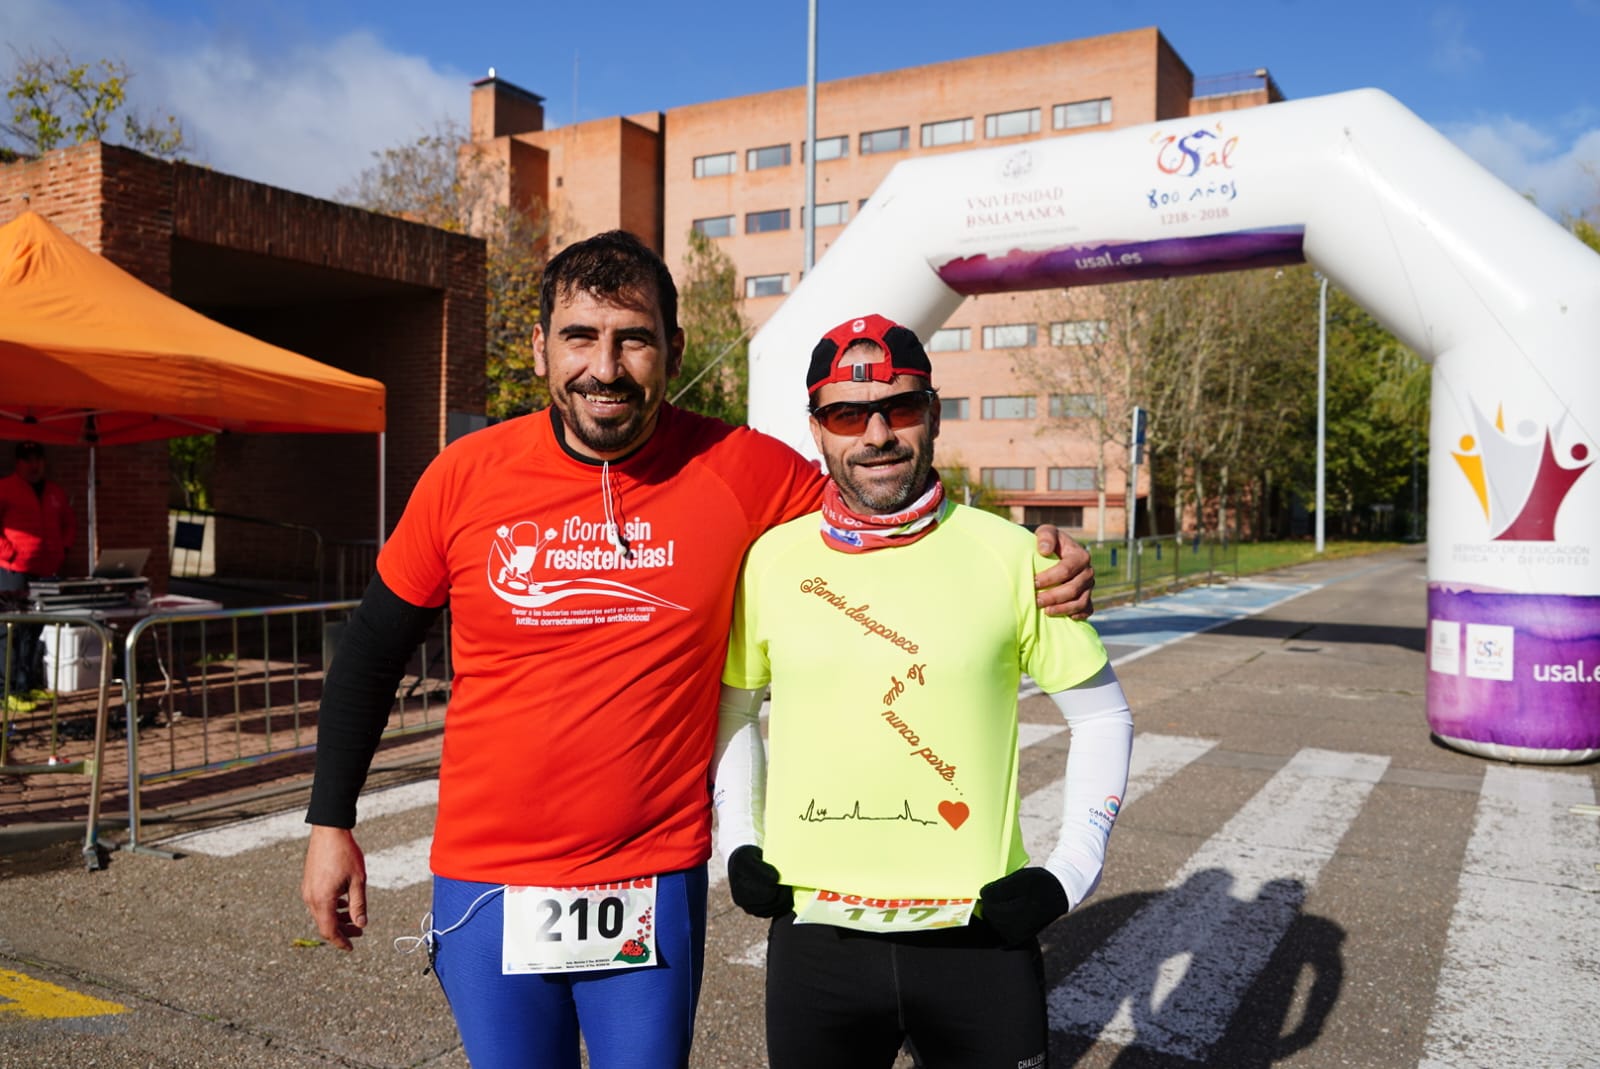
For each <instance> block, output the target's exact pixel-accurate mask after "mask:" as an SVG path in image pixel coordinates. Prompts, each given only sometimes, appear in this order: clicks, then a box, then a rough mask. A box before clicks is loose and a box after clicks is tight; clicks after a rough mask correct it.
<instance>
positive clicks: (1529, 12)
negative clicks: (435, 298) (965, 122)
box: [0, 0, 1600, 215]
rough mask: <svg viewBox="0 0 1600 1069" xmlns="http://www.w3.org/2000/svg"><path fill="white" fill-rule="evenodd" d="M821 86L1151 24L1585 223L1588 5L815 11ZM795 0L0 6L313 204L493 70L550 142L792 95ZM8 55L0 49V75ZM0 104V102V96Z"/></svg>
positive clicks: (797, 27) (1598, 6) (151, 0)
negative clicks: (1366, 97)
mask: <svg viewBox="0 0 1600 1069" xmlns="http://www.w3.org/2000/svg"><path fill="white" fill-rule="evenodd" d="M819 8H820V12H821V13H820V19H819V22H820V32H819V35H818V36H819V46H818V70H819V77H821V78H822V79H824V80H826V79H830V78H838V77H846V76H849V75H854V74H864V73H868V72H871V71H878V70H886V69H893V68H896V67H904V66H912V65H916V64H921V63H933V62H938V61H940V60H945V59H952V58H956V57H959V56H966V55H977V54H982V53H987V52H999V51H1004V50H1007V49H1013V48H1022V47H1026V46H1029V45H1035V44H1043V43H1046V42H1050V41H1059V40H1069V39H1072V38H1077V37H1087V36H1093V35H1095V34H1101V33H1112V32H1116V31H1119V30H1126V29H1133V28H1137V27H1141V26H1158V27H1160V29H1161V30H1162V32H1163V33H1165V35H1166V37H1167V39H1168V40H1169V41H1170V42H1171V43H1172V45H1173V46H1174V47H1175V48H1176V49H1177V51H1178V53H1179V54H1180V55H1181V56H1183V58H1184V59H1185V60H1186V61H1187V62H1188V64H1189V66H1190V68H1191V69H1192V70H1193V71H1194V73H1195V74H1196V75H1197V76H1205V75H1212V74H1227V73H1231V72H1235V71H1244V70H1253V69H1255V68H1257V67H1266V68H1267V69H1268V70H1270V71H1271V72H1272V75H1273V77H1274V79H1275V80H1276V81H1277V82H1278V84H1279V86H1280V87H1281V88H1282V89H1283V91H1284V93H1285V94H1286V95H1287V96H1289V97H1290V98H1292V99H1299V98H1304V97H1310V96H1318V95H1322V94H1325V93H1334V92H1340V91H1342V90H1346V89H1356V88H1361V87H1365V86H1376V87H1378V88H1380V89H1384V90H1386V91H1388V92H1389V93H1391V94H1393V95H1394V96H1395V97H1396V98H1398V99H1399V100H1400V102H1401V103H1403V104H1405V105H1406V106H1407V107H1409V108H1410V109H1411V110H1412V111H1414V112H1416V113H1417V114H1418V115H1419V116H1421V117H1422V118H1423V119H1424V120H1425V121H1427V122H1428V123H1430V124H1432V125H1433V126H1434V127H1436V128H1437V129H1439V130H1440V131H1441V132H1443V133H1444V134H1445V135H1446V136H1448V137H1450V138H1451V139H1452V140H1453V141H1455V142H1456V143H1457V144H1459V145H1461V146H1462V147H1463V148H1464V149H1466V150H1467V152H1469V153H1470V154H1471V155H1472V156H1474V157H1475V158H1476V159H1478V160H1479V161H1480V162H1482V163H1483V164H1484V165H1485V166H1487V167H1488V168H1489V169H1490V170H1492V171H1494V172H1495V173H1496V174H1497V175H1499V176H1500V177H1501V178H1502V179H1504V180H1505V181H1506V182H1507V183H1508V184H1510V185H1511V186H1512V187H1513V188H1515V189H1517V190H1519V191H1522V192H1527V193H1532V194H1533V195H1534V196H1535V197H1536V198H1537V200H1538V202H1539V203H1540V205H1541V206H1542V207H1544V208H1545V209H1546V210H1547V211H1550V212H1551V213H1552V214H1556V215H1559V214H1561V213H1563V212H1567V213H1575V212H1581V211H1585V210H1588V209H1590V208H1594V207H1595V206H1597V205H1600V79H1595V78H1594V77H1593V76H1592V74H1589V75H1586V74H1584V73H1583V72H1584V71H1585V70H1589V71H1591V72H1592V70H1593V65H1594V56H1593V50H1594V44H1595V42H1596V41H1600V0H1521V2H1518V3H1506V2H1505V0H1452V2H1439V3H1434V2H1430V0H1344V2H1342V3H1332V2H1329V0H1234V2H1232V3H1228V2H1223V0H1212V2H1207V3H1201V2H1197V0H1191V2H1188V3H1173V2H1170V0H1162V2H1152V0H1121V2H1120V3H1116V4H1110V3H1095V4H1085V3H1081V2H1080V3H1073V2H1070V0H979V2H971V0H969V2H966V3H956V2H954V0H853V2H852V3H850V4H848V5H846V4H844V3H840V2H839V0H819ZM806 22H807V3H806V2H805V0H755V2H753V3H752V2H749V0H746V2H744V3H724V2H709V0H708V2H700V3H677V4H673V3H662V2H660V0H651V2H642V0H613V2H611V3H603V2H598V3H597V2H593V0H591V2H587V3H569V4H559V5H558V4H552V3H546V2H536V0H522V2H520V3H498V2H479V3H457V4H441V3H438V2H433V3H418V2H414V0H389V2H387V3H370V2H353V0H320V2H308V0H275V2H273V3H271V4H259V5H257V4H249V5H246V4H239V3H235V2H232V0H229V2H222V0H0V42H5V43H6V44H7V45H9V46H10V48H11V49H13V50H16V51H18V52H22V53H24V54H26V53H29V52H33V51H43V52H55V51H60V50H62V49H65V50H66V51H67V52H69V53H70V54H71V55H72V56H73V57H74V58H76V59H79V60H85V59H93V58H99V57H101V56H112V57H117V58H120V59H121V60H123V61H124V62H126V63H127V64H128V65H129V66H130V67H131V68H132V69H133V70H134V71H135V72H136V73H137V80H136V81H135V83H134V84H133V86H132V96H133V99H134V103H135V105H136V106H138V107H139V108H141V109H142V110H144V111H146V112H152V113H153V112H156V111H157V110H159V111H160V112H162V113H165V112H168V111H174V112H176V113H177V115H178V116H179V117H180V118H182V119H183V120H184V123H185V127H186V130H187V131H188V133H189V134H190V136H191V138H192V140H193V141H194V142H195V143H196V145H197V148H198V150H199V151H198V158H199V159H200V161H201V162H204V163H207V164H209V165H211V166H213V167H216V168H217V169H219V170H222V171H227V172H230V173H233V174H241V175H245V176H246V177H250V178H255V179H259V180H261V181H266V182H272V183H275V184H278V185H283V186H287V187H289V188H292V189H298V190H302V191H305V192H308V193H314V194H318V195H329V194H331V193H333V192H334V191H335V190H336V189H338V188H339V187H340V186H342V185H346V184H348V183H349V182H350V181H351V180H352V179H353V178H354V177H355V175H356V174H357V173H359V172H360V170H361V169H362V168H363V167H365V166H367V165H368V164H369V163H370V162H371V159H372V153H373V152H374V151H377V150H380V149H383V148H385V147H387V146H389V145H393V144H396V143H399V142H400V141H403V140H406V139H408V138H411V137H414V136H416V135H417V134H419V133H420V132H422V131H423V130H425V129H428V128H431V127H432V126H433V125H434V123H435V122H436V121H437V120H438V119H440V118H444V117H450V118H455V119H457V120H460V121H463V122H464V121H465V119H466V114H467V100H468V92H469V87H470V85H471V83H472V81H473V80H474V79H476V78H479V77H482V76H483V75H484V74H485V73H486V72H487V70H488V68H489V67H491V66H493V67H495V68H496V70H497V73H498V74H499V75H500V76H501V77H504V78H507V79H510V80H511V81H513V82H516V83H517V84H518V85H521V86H523V87H524V88H527V89H530V90H532V91H534V92H536V93H539V94H541V95H542V96H544V97H545V98H546V103H545V106H546V114H547V116H548V117H549V119H550V120H551V122H552V124H559V123H566V122H571V121H573V120H574V119H575V118H576V119H589V118H596V117H600V116H606V115H617V114H627V113H630V112H637V111H646V110H656V109H665V108H669V107H673V106H677V105H680V104H691V103H695V102H698V101H703V100H709V99H714V98H717V97H722V96H730V95H736V94H741V93H751V92H759V91H762V90H766V89H777V88H782V87H785V86H793V85H802V84H804V82H805V76H806V70H805V65H806ZM11 62H12V56H11V55H10V54H9V52H0V69H4V70H9V68H10V64H11ZM0 103H3V101H0Z"/></svg>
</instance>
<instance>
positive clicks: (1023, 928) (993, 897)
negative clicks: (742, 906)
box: [734, 868, 1072, 947]
mask: <svg viewBox="0 0 1600 1069" xmlns="http://www.w3.org/2000/svg"><path fill="white" fill-rule="evenodd" d="M734 897H735V898H737V897H738V896H737V895H735V896H734ZM978 901H979V902H981V903H982V904H983V919H984V920H986V921H988V922H989V926H990V927H991V928H993V929H994V930H995V931H996V932H998V933H999V935H1000V938H1001V939H1003V940H1005V944H1006V946H1008V947H1014V946H1021V945H1022V944H1023V943H1026V942H1027V941H1028V940H1030V939H1032V938H1033V937H1034V936H1036V935H1038V934H1039V933H1040V932H1042V931H1044V928H1045V926H1046V925H1047V924H1049V923H1050V922H1051V921H1053V920H1055V919H1056V918H1057V917H1059V916H1061V915H1062V914H1063V913H1065V912H1066V911H1067V910H1068V908H1070V907H1071V905H1072V903H1070V902H1068V901H1067V892H1066V890H1065V889H1064V888H1063V887H1062V886H1061V881H1060V880H1058V879H1056V878H1055V876H1053V875H1052V874H1051V873H1050V870H1049V869H1041V868H1026V869H1018V870H1017V871H1016V872H1013V873H1012V874H1011V875H1009V876H1002V877H1000V878H999V879H998V880H995V881H994V882H993V883H989V884H985V885H984V888H983V890H982V891H980V892H978Z"/></svg>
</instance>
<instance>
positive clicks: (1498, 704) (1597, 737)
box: [1427, 583, 1600, 761]
mask: <svg viewBox="0 0 1600 1069" xmlns="http://www.w3.org/2000/svg"><path fill="white" fill-rule="evenodd" d="M1427 658H1428V726H1429V728H1430V729H1432V731H1433V733H1434V734H1435V735H1438V736H1439V737H1440V738H1442V739H1444V740H1445V741H1446V742H1452V743H1465V744H1468V745H1465V746H1464V747H1463V748H1465V749H1481V750H1483V751H1485V752H1488V753H1490V754H1491V755H1492V756H1515V757H1518V758H1520V759H1523V760H1535V761H1537V760H1547V761H1568V760H1584V759H1587V757H1592V756H1594V755H1595V754H1596V753H1597V752H1600V597H1576V596H1572V595H1565V594H1491V593H1482V592H1474V591H1461V590H1452V589H1450V588H1449V587H1447V586H1445V585H1444V584H1440V583H1431V584H1429V587H1428V636H1427Z"/></svg>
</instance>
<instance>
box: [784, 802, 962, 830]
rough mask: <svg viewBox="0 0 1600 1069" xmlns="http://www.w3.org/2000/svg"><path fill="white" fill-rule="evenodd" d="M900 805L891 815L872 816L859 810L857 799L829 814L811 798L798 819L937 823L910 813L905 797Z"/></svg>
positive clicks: (812, 822)
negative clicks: (845, 808) (842, 809)
mask: <svg viewBox="0 0 1600 1069" xmlns="http://www.w3.org/2000/svg"><path fill="white" fill-rule="evenodd" d="M900 806H901V808H900V812H898V813H896V814H894V815H893V816H889V817H873V816H867V815H866V814H864V813H862V812H861V802H860V801H859V800H858V801H857V802H856V803H855V804H854V805H852V806H851V807H850V810H849V812H846V813H839V814H837V815H834V814H830V813H829V812H828V811H827V810H826V809H818V808H817V800H816V799H815V798H813V799H811V801H810V802H808V803H806V811H805V812H804V813H801V814H800V819H801V820H803V821H805V822H806V823H808V824H820V823H822V822H823V821H825V820H909V821H911V823H913V824H937V823H938V821H935V820H923V819H922V818H921V817H919V816H917V815H916V814H914V813H912V812H911V803H910V802H909V801H906V800H905V799H902V800H901V802H900Z"/></svg>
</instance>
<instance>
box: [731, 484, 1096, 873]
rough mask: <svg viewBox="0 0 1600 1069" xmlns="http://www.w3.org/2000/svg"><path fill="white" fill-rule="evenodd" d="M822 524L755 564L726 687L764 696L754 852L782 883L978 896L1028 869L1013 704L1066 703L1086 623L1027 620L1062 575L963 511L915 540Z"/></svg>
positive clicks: (749, 571)
mask: <svg viewBox="0 0 1600 1069" xmlns="http://www.w3.org/2000/svg"><path fill="white" fill-rule="evenodd" d="M818 526H819V521H818V517H817V516H816V515H811V516H805V517H801V518H800V519H798V520H794V521H791V522H789V523H786V524H784V525H782V526H780V527H776V528H774V529H773V530H771V531H768V532H767V533H766V534H765V535H763V536H762V537H761V538H760V539H759V540H758V541H757V542H756V544H755V545H754V546H753V547H752V548H751V550H750V554H749V556H748V557H747V558H746V561H745V566H744V572H743V575H742V576H741V579H740V585H739V593H738V598H737V601H736V603H735V607H734V621H733V632H732V635H731V638H730V642H729V648H728V660H727V664H726V666H725V669H724V672H723V682H725V683H727V684H728V685H730V686H735V687H743V688H747V689H755V688H758V687H762V686H764V685H766V684H768V683H771V685H772V713H771V722H770V724H769V732H770V735H769V743H768V749H769V758H768V772H767V777H768V778H767V795H766V798H767V802H766V814H765V816H766V820H765V825H766V834H765V840H764V843H763V851H764V854H765V857H766V860H767V861H769V862H770V863H772V864H773V865H775V866H776V867H777V869H778V871H779V873H780V874H781V875H782V878H783V881H784V882H785V883H787V884H791V885H793V886H797V887H803V888H819V887H821V888H827V889H829V890H836V891H842V892H847V893H853V894H862V895H872V896H875V897H895V898H913V897H914V898H972V897H976V896H977V894H978V892H979V889H980V888H982V886H983V885H984V884H986V883H988V882H989V881H991V880H994V879H998V878H999V877H1001V876H1004V875H1006V874H1007V873H1009V872H1012V871H1014V870H1016V869H1018V868H1021V867H1022V866H1023V865H1025V864H1027V854H1026V851H1025V850H1024V848H1023V845H1022V829H1021V825H1020V823H1019V821H1018V819H1017V806H1018V800H1017V713H1016V709H1017V688H1018V684H1019V682H1020V678H1021V674H1022V673H1023V672H1026V673H1027V674H1028V675H1030V676H1032V677H1033V679H1034V681H1035V682H1037V683H1038V684H1039V686H1040V687H1041V688H1043V689H1044V690H1045V691H1047V692H1050V691H1057V690H1065V689H1066V688H1068V687H1071V686H1073V685H1075V684H1077V683H1080V682H1082V681H1083V680H1085V679H1088V678H1089V677H1090V676H1093V675H1094V674H1095V673H1096V672H1097V671H1099V670H1100V667H1101V666H1102V665H1104V664H1105V662H1106V652H1105V648H1104V647H1103V646H1102V645H1101V644H1100V638H1099V636H1098V635H1096V634H1095V631H1094V629H1093V628H1092V627H1090V626H1089V625H1088V624H1085V623H1079V622H1077V621H1073V620H1068V619H1063V618H1057V617H1049V616H1046V615H1045V614H1044V613H1042V612H1041V611H1039V610H1038V609H1037V608H1036V607H1035V606H1034V589H1033V576H1034V573H1035V572H1036V571H1038V570H1041V569H1043V568H1045V567H1048V566H1049V565H1050V564H1052V563H1054V562H1053V561H1049V560H1046V559H1044V558H1041V557H1039V556H1038V555H1037V554H1036V552H1035V549H1034V540H1033V537H1032V536H1031V535H1030V534H1028V532H1027V531H1025V530H1023V529H1022V528H1020V527H1017V526H1015V525H1014V524H1011V523H1009V522H1008V521H1006V520H1002V519H1000V518H999V517H996V516H993V515H991V514H989V513H986V512H981V511H979V510H976V509H970V508H966V507H964V506H956V507H954V508H953V509H951V511H950V512H949V514H948V515H947V516H946V517H945V518H944V519H943V520H942V521H941V522H940V523H939V525H938V526H937V527H936V528H934V530H933V531H932V532H931V533H929V534H928V535H927V536H926V537H925V538H923V539H921V540H920V541H918V542H915V543H913V544H911V545H908V546H897V547H894V548H889V549H881V550H877V551H874V552H871V553H859V554H851V553H841V552H838V551H837V550H833V549H830V548H828V547H827V546H825V545H824V544H823V541H822V536H821V534H820V533H819V530H818Z"/></svg>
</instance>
